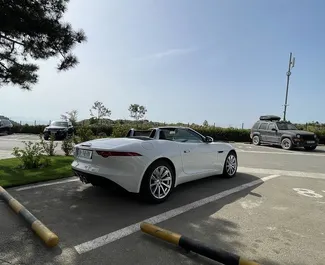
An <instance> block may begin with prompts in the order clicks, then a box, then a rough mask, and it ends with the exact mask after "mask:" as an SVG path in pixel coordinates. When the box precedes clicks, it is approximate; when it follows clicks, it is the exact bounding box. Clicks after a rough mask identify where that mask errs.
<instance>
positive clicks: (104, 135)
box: [97, 132, 107, 138]
mask: <svg viewBox="0 0 325 265" xmlns="http://www.w3.org/2000/svg"><path fill="white" fill-rule="evenodd" d="M97 136H98V138H107V134H106V133H104V132H100V133H98V135H97Z"/></svg>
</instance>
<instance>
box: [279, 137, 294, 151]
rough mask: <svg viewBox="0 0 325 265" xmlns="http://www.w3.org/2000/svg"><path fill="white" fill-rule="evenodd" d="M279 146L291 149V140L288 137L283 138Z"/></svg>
mask: <svg viewBox="0 0 325 265" xmlns="http://www.w3.org/2000/svg"><path fill="white" fill-rule="evenodd" d="M281 147H282V149H284V150H291V149H292V141H291V140H290V139H289V138H283V139H282V141H281Z"/></svg>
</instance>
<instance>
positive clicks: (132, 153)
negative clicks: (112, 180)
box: [96, 151, 141, 158]
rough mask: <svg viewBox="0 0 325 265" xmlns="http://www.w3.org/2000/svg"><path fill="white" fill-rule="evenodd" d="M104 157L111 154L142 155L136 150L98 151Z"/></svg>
mask: <svg viewBox="0 0 325 265" xmlns="http://www.w3.org/2000/svg"><path fill="white" fill-rule="evenodd" d="M96 152H97V154H99V155H100V156H102V157H105V158H106V157H109V156H141V155H140V154H138V153H135V152H115V151H96Z"/></svg>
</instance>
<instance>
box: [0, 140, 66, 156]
mask: <svg viewBox="0 0 325 265" xmlns="http://www.w3.org/2000/svg"><path fill="white" fill-rule="evenodd" d="M23 141H26V142H28V141H31V142H39V136H38V135H35V134H11V135H1V136H0V159H4V158H11V157H13V156H12V149H13V148H14V147H19V148H24V146H25V144H24V143H23ZM55 142H56V143H58V146H57V147H56V148H55V152H56V154H64V152H63V151H62V150H61V141H55Z"/></svg>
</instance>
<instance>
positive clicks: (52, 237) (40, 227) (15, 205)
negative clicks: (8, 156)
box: [0, 186, 59, 247]
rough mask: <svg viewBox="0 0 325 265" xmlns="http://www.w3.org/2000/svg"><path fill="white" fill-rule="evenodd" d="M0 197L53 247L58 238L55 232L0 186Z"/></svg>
mask: <svg viewBox="0 0 325 265" xmlns="http://www.w3.org/2000/svg"><path fill="white" fill-rule="evenodd" d="M0 198H2V199H3V200H4V201H5V202H6V203H7V204H8V205H9V206H10V208H11V209H12V210H14V211H15V212H16V213H17V214H18V215H20V216H21V217H23V219H24V220H25V221H26V222H27V223H28V224H29V225H30V226H31V229H32V230H33V231H34V232H35V233H36V234H37V235H38V236H39V237H40V238H41V239H42V240H43V241H44V243H45V244H46V245H47V246H48V247H55V246H56V245H57V244H58V243H59V238H58V236H57V235H56V234H54V233H53V232H52V231H50V230H49V229H48V228H47V227H46V226H45V225H44V224H43V223H42V222H41V221H39V220H38V219H37V218H36V217H35V216H34V215H32V214H31V213H30V212H29V211H28V210H27V209H26V208H25V207H24V206H23V205H21V204H20V203H19V202H18V201H17V200H16V199H15V198H13V197H12V196H11V195H10V194H9V193H8V192H7V191H6V190H5V189H4V188H2V187H1V186H0Z"/></svg>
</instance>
